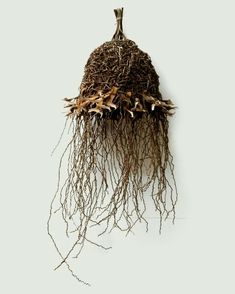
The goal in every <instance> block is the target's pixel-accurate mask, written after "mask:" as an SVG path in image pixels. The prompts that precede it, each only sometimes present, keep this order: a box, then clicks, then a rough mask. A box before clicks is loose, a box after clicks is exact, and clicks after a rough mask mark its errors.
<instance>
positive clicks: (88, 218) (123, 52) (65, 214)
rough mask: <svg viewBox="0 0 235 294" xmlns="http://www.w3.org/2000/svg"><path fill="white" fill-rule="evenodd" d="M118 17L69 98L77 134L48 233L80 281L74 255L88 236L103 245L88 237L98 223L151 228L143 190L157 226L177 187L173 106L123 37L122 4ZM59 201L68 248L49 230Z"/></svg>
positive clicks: (108, 227) (106, 228) (171, 207)
mask: <svg viewBox="0 0 235 294" xmlns="http://www.w3.org/2000/svg"><path fill="white" fill-rule="evenodd" d="M115 15H116V18H117V30H116V32H115V34H114V36H113V38H112V40H111V41H109V42H106V43H104V44H103V45H101V46H100V47H98V48H97V49H95V50H94V52H93V53H92V54H91V55H90V57H89V59H88V61H87V64H86V66H85V74H84V77H83V80H82V83H81V86H80V93H79V95H78V96H77V97H75V98H71V99H69V98H65V101H66V106H65V107H66V108H67V109H68V112H67V116H68V120H70V122H71V128H72V132H73V136H72V139H71V141H70V142H69V144H68V146H67V148H66V150H65V152H64V153H63V156H62V159H61V164H62V161H63V160H65V158H66V162H68V164H67V169H66V179H65V181H64V182H62V183H61V181H60V180H59V181H60V182H59V186H58V191H57V193H56V195H55V197H54V199H53V201H52V205H51V211H50V217H49V221H48V232H49V234H50V236H51V238H52V240H53V242H54V245H55V247H56V249H57V251H58V253H59V255H60V257H61V262H60V264H59V265H58V267H60V266H61V265H62V264H66V265H67V267H68V269H69V270H70V271H71V272H72V274H73V275H74V276H75V277H76V278H77V279H78V280H80V279H79V278H78V276H76V275H75V274H74V272H73V271H72V270H71V268H70V265H69V259H70V257H72V256H73V257H74V255H75V256H78V255H79V254H80V253H81V251H82V249H83V247H84V245H85V243H87V242H88V243H91V244H95V245H97V246H100V247H103V246H102V245H99V244H98V243H96V242H94V241H91V240H90V239H89V237H88V236H89V232H90V231H91V230H93V229H94V228H95V227H98V228H100V232H99V236H100V235H102V234H104V233H106V232H110V231H112V230H113V229H119V230H121V231H123V232H125V233H126V234H128V233H129V232H131V231H132V229H133V227H134V226H135V225H136V223H138V222H144V224H145V225H146V228H148V227H147V224H148V223H147V220H146V218H145V212H146V209H147V208H146V201H145V197H144V194H146V193H147V194H148V195H150V196H151V198H152V204H153V206H154V208H155V210H156V212H158V215H159V216H160V228H161V224H162V219H165V218H168V217H169V216H170V215H171V216H172V218H173V219H174V217H175V205H176V201H177V189H176V184H175V178H174V174H173V169H174V165H173V157H172V155H171V153H170V150H169V145H168V117H169V116H171V115H172V114H173V110H174V108H175V107H174V105H173V104H172V102H171V101H170V100H163V98H162V95H161V93H160V92H159V77H158V75H157V73H156V71H155V69H154V67H153V65H152V63H151V59H150V57H149V56H148V54H146V53H144V52H143V51H141V50H140V49H139V48H138V47H137V45H136V44H135V43H134V42H133V41H131V40H128V39H127V38H126V37H125V35H124V33H123V29H122V16H123V9H116V10H115ZM55 203H57V210H56V212H57V213H60V214H61V215H62V218H63V220H64V222H65V224H66V234H67V235H68V236H70V234H72V235H73V236H75V240H74V242H73V244H72V246H71V249H70V250H69V251H67V253H64V254H62V253H61V250H60V249H59V247H58V246H57V243H56V242H55V239H54V237H53V236H52V234H51V233H50V221H51V218H52V215H54V212H55V211H54V206H55ZM103 248H104V247H103ZM106 249H107V248H106ZM58 267H57V268H58ZM80 281H81V280H80Z"/></svg>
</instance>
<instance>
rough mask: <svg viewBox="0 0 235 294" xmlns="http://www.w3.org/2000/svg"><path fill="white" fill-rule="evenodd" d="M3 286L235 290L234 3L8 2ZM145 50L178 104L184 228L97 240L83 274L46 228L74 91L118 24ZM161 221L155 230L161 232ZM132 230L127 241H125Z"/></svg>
mask: <svg viewBox="0 0 235 294" xmlns="http://www.w3.org/2000/svg"><path fill="white" fill-rule="evenodd" d="M0 3H1V4H0V6H1V7H0V30H1V34H0V42H1V46H0V51H1V53H0V73H1V77H0V78H1V87H0V98H1V104H0V107H1V114H0V131H1V153H0V163H1V165H0V169H1V178H0V179H1V191H0V197H1V205H0V210H1V211H0V224H1V235H0V236H1V243H0V247H1V250H0V268H1V282H0V292H1V293H4V294H5V293H6V294H8V293H9V294H13V293H14V294H15V293H24V294H31V293H34V294H39V293H56V294H62V293H69V294H75V293H83V294H86V293H102V294H108V293H114V294H117V293H136V294H140V293H148V294H153V293H154V294H155V293H161V294H172V293H180V294H189V293H190V294H198V293H200V294H208V293H213V294H216V293H218V294H221V293H225V294H230V293H231V294H233V293H235V286H234V264H235V258H234V248H235V238H234V231H235V230H234V226H235V222H234V215H235V191H234V190H235V189H234V187H235V180H234V150H235V148H234V147H235V146H234V145H235V144H234V143H235V140H234V123H235V118H234V117H235V116H234V106H235V102H234V101H235V95H234V94H235V90H234V88H235V83H234V72H235V70H234V69H235V64H234V52H235V48H234V47H235V46H234V45H235V42H234V27H235V18H234V9H235V4H234V1H232V0H231V1H229V0H197V1H192V0H178V1H173V0H171V1H170V0H161V1H160V0H159V1H157V0H146V1H136V0H127V1H114V0H98V1H91V0H86V1H78V0H76V1H74V0H73V1H65V0H63V1H60V0H57V1H55V0H47V1H46V0H41V1H33V0H31V1H29V0H28V1H27V0H21V1H16V0H14V1H11V0H9V1H1V2H0ZM121 6H124V7H125V17H124V30H125V33H126V35H127V36H128V37H129V38H130V39H133V40H135V41H136V43H137V44H138V45H139V47H140V48H142V49H143V50H144V51H147V52H148V53H149V54H150V56H151V57H152V60H153V63H154V65H155V66H156V68H157V71H158V73H159V74H160V77H161V79H160V81H161V90H162V92H163V94H164V96H165V97H170V98H171V99H172V100H173V101H174V102H175V103H176V104H177V105H178V109H177V114H176V116H175V117H174V118H172V120H171V142H172V148H173V152H174V154H175V164H176V176H177V180H178V186H179V191H180V201H179V203H178V207H177V220H176V225H175V226H172V225H171V224H169V223H167V224H166V225H165V228H164V230H163V234H162V235H161V236H159V235H158V233H157V225H158V224H157V222H158V219H157V218H156V217H155V216H153V217H152V218H150V219H149V220H150V222H151V225H152V229H151V231H150V232H149V234H144V233H143V232H142V231H141V230H140V231H139V229H138V228H136V235H135V236H130V237H129V238H127V239H125V238H122V237H121V235H119V234H114V235H112V236H109V240H108V241H109V242H110V243H111V244H112V246H113V247H114V248H113V250H112V251H110V252H103V251H102V250H100V249H97V248H93V247H91V248H90V249H88V251H87V253H86V254H85V253H84V256H83V260H82V261H81V265H80V264H79V268H78V270H77V272H78V273H79V275H80V276H81V278H83V279H85V280H88V281H89V282H91V283H92V285H93V287H92V288H87V287H84V286H82V285H81V284H79V283H77V281H76V280H75V279H73V278H72V277H71V275H70V274H69V273H68V272H67V270H65V269H64V268H61V269H60V270H58V272H53V270H52V269H53V267H54V266H55V265H57V263H58V261H59V259H58V256H57V254H56V252H55V250H54V248H53V246H52V243H51V242H50V240H49V238H48V237H47V234H46V226H45V225H46V220H47V215H48V207H49V203H50V200H51V197H52V195H53V193H54V191H55V186H56V177H57V167H58V160H59V156H60V154H61V151H62V150H61V149H59V150H57V152H56V153H55V155H54V157H52V158H51V156H50V152H51V150H52V149H53V146H54V145H55V143H56V142H57V140H58V137H59V135H60V132H61V129H62V127H63V124H64V113H63V111H64V110H63V102H62V100H61V99H62V98H64V97H65V96H72V97H73V96H75V95H77V89H78V86H79V83H80V80H81V78H82V74H83V67H84V65H85V63H86V61H87V58H88V56H89V54H90V53H91V51H92V50H93V49H95V48H96V47H97V46H98V45H100V44H101V43H102V42H104V41H106V40H109V39H110V38H111V37H112V35H113V33H114V31H115V19H114V14H113V11H112V10H113V9H114V8H117V7H121ZM155 228H156V229H155ZM61 233H62V232H61ZM124 239H125V240H124Z"/></svg>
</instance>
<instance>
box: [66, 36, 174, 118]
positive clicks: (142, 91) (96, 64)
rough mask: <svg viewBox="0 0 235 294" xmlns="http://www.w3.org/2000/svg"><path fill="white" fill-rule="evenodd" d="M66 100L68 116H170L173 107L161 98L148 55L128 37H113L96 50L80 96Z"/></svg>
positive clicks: (84, 78) (89, 62)
mask: <svg viewBox="0 0 235 294" xmlns="http://www.w3.org/2000/svg"><path fill="white" fill-rule="evenodd" d="M65 100H66V101H67V102H68V104H67V107H69V115H72V114H78V115H80V114H83V115H85V113H86V114H87V113H88V114H89V115H94V114H99V115H100V116H105V117H110V118H117V117H119V116H120V115H122V116H123V115H125V114H128V115H129V116H131V117H133V118H134V117H140V116H142V114H143V113H145V112H147V113H150V114H151V115H156V112H158V113H159V110H160V112H162V113H163V114H167V115H171V114H172V112H171V110H172V109H173V108H174V106H173V104H172V103H171V101H170V100H163V99H162V96H161V93H160V92H159V77H158V75H157V73H156V71H155V69H154V67H153V65H152V62H151V59H150V57H149V55H148V54H147V53H144V52H143V51H141V50H140V49H139V48H138V47H137V45H136V44H135V42H133V41H131V40H113V41H110V42H106V43H104V44H103V45H101V46H100V47H98V48H97V49H95V50H94V51H93V53H92V54H91V55H90V58H89V59H88V62H87V64H86V67H85V74H84V77H83V81H82V83H81V86H80V95H79V96H78V97H76V98H73V99H67V98H66V99H65Z"/></svg>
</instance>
